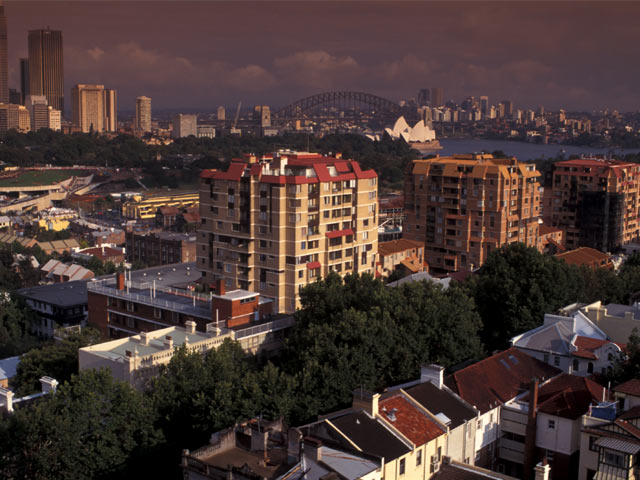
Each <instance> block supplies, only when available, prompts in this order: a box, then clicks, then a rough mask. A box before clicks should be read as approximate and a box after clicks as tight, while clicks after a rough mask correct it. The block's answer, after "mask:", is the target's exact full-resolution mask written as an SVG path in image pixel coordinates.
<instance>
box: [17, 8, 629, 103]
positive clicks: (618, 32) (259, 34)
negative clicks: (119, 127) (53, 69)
mask: <svg viewBox="0 0 640 480" xmlns="http://www.w3.org/2000/svg"><path fill="white" fill-rule="evenodd" d="M5 12H6V15H7V19H8V29H9V33H8V41H9V73H10V76H9V84H10V86H11V87H12V88H18V87H19V58H21V57H26V56H27V31H28V30H30V29H37V28H42V27H46V26H49V27H50V28H51V29H56V30H62V31H63V36H64V56H65V65H64V69H65V90H66V92H65V95H67V98H68V96H69V95H70V89H71V87H72V86H73V85H75V84H77V83H99V84H104V85H105V86H106V87H107V88H115V89H116V90H117V91H118V97H119V101H118V103H119V109H121V110H132V109H133V108H134V101H135V98H136V97H137V96H141V95H146V96H149V97H152V99H153V100H152V101H153V108H154V110H156V109H180V108H185V109H197V110H202V111H207V110H210V111H213V110H214V109H215V108H216V107H217V106H218V105H224V106H227V107H229V108H235V105H237V103H238V102H239V101H242V102H243V105H245V106H250V105H253V104H267V105H272V108H276V107H278V106H285V105H287V104H289V103H292V102H294V101H295V100H298V99H300V98H303V97H306V96H309V95H313V94H316V93H321V92H325V91H337V90H353V91H364V92H368V93H372V94H376V95H380V96H383V97H385V98H388V99H390V100H393V101H398V100H401V99H408V98H411V97H416V96H417V93H418V89H420V88H426V87H443V88H444V95H445V98H446V99H453V100H455V101H457V102H461V101H462V100H463V99H464V98H465V97H467V96H469V95H474V96H476V97H478V96H480V95H488V96H489V100H490V102H491V103H498V102H499V101H501V100H505V99H511V100H513V101H514V103H515V104H516V107H518V108H534V107H537V106H538V105H544V106H545V107H546V108H547V109H558V108H565V109H568V110H585V111H588V110H594V109H602V108H617V109H618V110H621V111H635V110H640V88H638V83H639V81H640V48H638V44H639V43H640V42H639V41H640V29H639V28H638V27H637V25H638V18H640V2H622V3H617V2H566V3H564V2H545V1H537V2H519V1H514V2H483V1H473V2H459V1H452V2H446V3H444V2H443V3H441V2H418V1H413V2H400V1H393V2H382V1H378V2H369V1H354V2H337V1H331V2H329V1H305V2H294V1H286V2H271V1H260V2H242V1H233V2H222V1H195V2H194V1H186V0H174V1H170V2H169V1H165V2H158V1H151V0H147V1H126V2H124V1H92V0H85V1H60V0H50V1H32V0H6V1H5ZM67 104H68V101H67Z"/></svg>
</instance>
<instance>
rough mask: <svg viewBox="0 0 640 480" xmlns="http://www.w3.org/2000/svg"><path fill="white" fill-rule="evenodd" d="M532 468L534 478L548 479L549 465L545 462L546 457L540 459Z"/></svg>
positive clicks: (536, 479) (539, 479) (538, 479)
mask: <svg viewBox="0 0 640 480" xmlns="http://www.w3.org/2000/svg"><path fill="white" fill-rule="evenodd" d="M534 470H535V480H549V474H550V472H551V467H550V466H549V464H548V463H547V459H546V458H545V459H544V460H542V461H541V462H540V463H538V464H537V465H536V468H535V469H534Z"/></svg>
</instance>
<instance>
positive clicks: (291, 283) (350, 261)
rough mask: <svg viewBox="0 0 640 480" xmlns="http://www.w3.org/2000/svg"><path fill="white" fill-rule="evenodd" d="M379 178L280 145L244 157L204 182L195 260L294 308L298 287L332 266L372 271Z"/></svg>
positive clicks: (208, 274)
mask: <svg viewBox="0 0 640 480" xmlns="http://www.w3.org/2000/svg"><path fill="white" fill-rule="evenodd" d="M377 193H378V176H377V174H376V172H375V171H373V170H365V171H363V170H362V169H361V167H360V165H359V164H358V162H355V161H353V160H343V159H341V158H339V157H335V158H334V157H323V156H322V155H319V154H316V153H308V152H291V151H280V152H278V153H276V154H275V155H273V156H267V157H262V158H257V157H255V156H251V155H247V156H245V157H244V158H243V159H236V160H233V161H232V162H231V164H230V165H229V168H228V169H227V171H219V170H205V171H204V172H203V173H202V175H201V180H200V215H201V216H202V219H203V224H202V225H201V229H200V231H199V232H198V237H197V242H198V247H197V252H198V258H197V262H198V263H197V265H198V268H200V269H201V270H202V271H203V276H204V277H203V278H204V281H205V282H206V284H208V285H212V286H214V285H217V282H218V281H221V280H222V281H224V283H225V285H226V288H227V290H228V289H229V288H242V289H245V290H250V291H253V292H259V293H260V294H261V295H262V296H265V297H269V298H272V299H273V300H274V302H275V303H274V305H276V308H275V311H278V312H287V313H290V312H293V311H294V310H295V308H296V307H298V306H299V297H298V293H299V289H300V287H301V286H303V285H307V284H308V283H311V282H314V281H315V280H316V279H317V278H319V277H326V276H327V275H328V274H329V272H332V271H333V272H337V273H338V274H339V275H346V274H349V273H370V274H374V272H375V265H376V255H377V251H378V222H377V209H378V199H377Z"/></svg>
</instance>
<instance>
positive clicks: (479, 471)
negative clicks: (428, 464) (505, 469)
mask: <svg viewBox="0 0 640 480" xmlns="http://www.w3.org/2000/svg"><path fill="white" fill-rule="evenodd" d="M431 478H432V479H433V480H491V479H494V480H516V479H515V477H509V476H507V475H504V474H502V473H497V472H493V471H491V470H486V469H484V468H480V467H476V466H474V465H467V464H466V463H460V462H456V461H454V460H448V459H447V458H445V460H444V461H443V462H442V465H440V470H438V473H436V474H435V475H434V476H433V477H431Z"/></svg>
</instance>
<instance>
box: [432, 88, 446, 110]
mask: <svg viewBox="0 0 640 480" xmlns="http://www.w3.org/2000/svg"><path fill="white" fill-rule="evenodd" d="M443 105H444V90H443V89H442V88H440V87H434V88H432V89H431V106H432V107H441V106H443Z"/></svg>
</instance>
